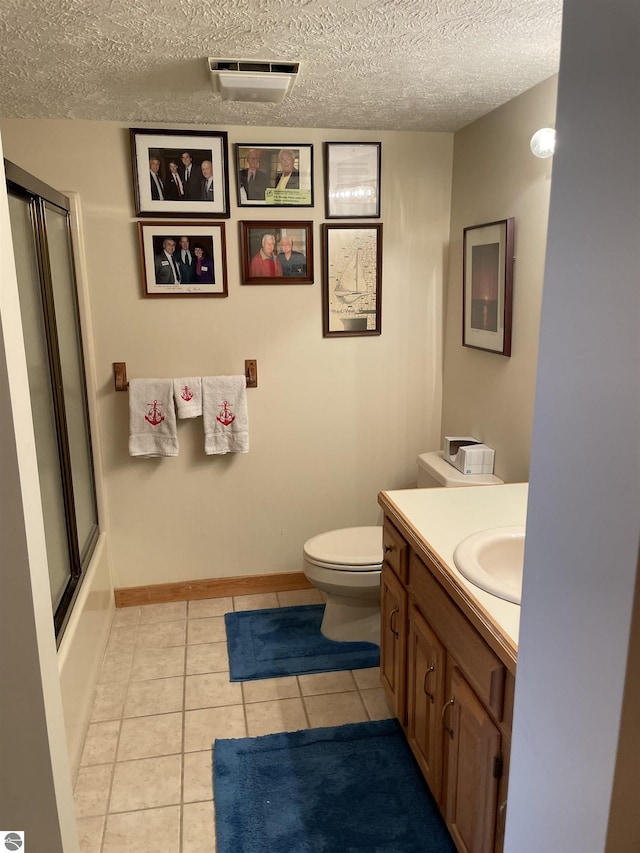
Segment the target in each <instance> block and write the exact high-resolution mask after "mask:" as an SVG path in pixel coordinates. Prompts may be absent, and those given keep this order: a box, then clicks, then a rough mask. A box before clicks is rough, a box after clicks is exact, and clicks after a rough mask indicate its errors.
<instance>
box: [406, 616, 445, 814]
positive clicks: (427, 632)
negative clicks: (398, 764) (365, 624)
mask: <svg viewBox="0 0 640 853" xmlns="http://www.w3.org/2000/svg"><path fill="white" fill-rule="evenodd" d="M444 668H445V650H444V648H443V646H442V644H441V643H440V641H439V640H438V638H437V637H436V635H435V634H434V633H433V631H432V630H431V628H430V627H429V626H428V625H427V623H426V622H425V620H424V619H423V618H422V616H421V615H420V613H419V612H418V610H416V608H415V607H411V608H410V612H409V664H408V667H407V737H408V740H409V745H410V746H411V749H412V750H413V754H414V755H415V757H416V760H417V762H418V764H419V765H420V767H421V769H422V772H423V773H424V775H425V778H426V779H427V782H428V783H429V787H430V788H431V792H432V794H433V796H434V797H435V798H436V800H438V801H439V802H440V797H441V794H442V723H441V720H440V714H441V710H442V706H443V704H444V701H445V698H444V696H445V693H444V676H445V670H444Z"/></svg>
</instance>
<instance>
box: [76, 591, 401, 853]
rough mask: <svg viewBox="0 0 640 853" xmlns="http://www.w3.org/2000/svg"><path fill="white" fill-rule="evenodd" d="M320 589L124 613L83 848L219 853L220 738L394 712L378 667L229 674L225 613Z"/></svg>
mask: <svg viewBox="0 0 640 853" xmlns="http://www.w3.org/2000/svg"><path fill="white" fill-rule="evenodd" d="M321 600H322V599H321V598H320V593H318V592H317V591H316V590H299V591H293V592H281V593H277V594H276V593H270V594H268V595H243V596H236V597H234V598H216V599H207V600H204V601H189V602H177V603H171V604H150V605H146V606H144V607H127V608H123V609H120V610H117V611H116V615H115V619H114V622H113V626H112V629H111V634H110V637H109V644H108V647H107V651H106V654H105V658H104V663H103V666H102V670H101V673H100V679H99V685H98V690H97V694H96V699H95V703H94V708H93V715H92V719H91V724H90V726H89V731H88V734H87V739H86V741H85V746H84V752H83V755H82V760H81V766H80V771H79V773H78V779H77V782H76V787H75V802H76V813H77V818H78V828H79V832H80V841H81V850H82V853H122V851H123V850H126V851H131V853H134V851H135V853H215V833H214V821H215V804H214V802H213V787H212V778H211V746H212V743H213V740H214V739H215V738H217V737H218V738H225V737H247V736H249V737H253V736H256V735H263V734H269V733H271V732H278V731H295V730H296V729H307V728H314V727H317V726H334V725H341V724H343V723H356V722H362V721H365V720H380V719H384V718H387V717H390V716H392V714H391V711H390V710H389V707H388V705H387V702H386V699H385V697H384V694H383V691H382V688H381V687H380V673H379V670H378V669H377V668H375V669H373V668H371V669H360V670H352V671H349V672H330V673H320V674H317V675H302V676H297V677H296V676H293V677H287V678H273V679H266V680H264V681H248V682H244V683H242V684H240V683H232V682H230V681H229V661H228V658H227V648H226V634H225V625H224V618H223V617H224V614H225V613H227V612H228V611H230V610H253V609H257V608H262V607H286V606H289V605H295V604H315V603H319V602H321Z"/></svg>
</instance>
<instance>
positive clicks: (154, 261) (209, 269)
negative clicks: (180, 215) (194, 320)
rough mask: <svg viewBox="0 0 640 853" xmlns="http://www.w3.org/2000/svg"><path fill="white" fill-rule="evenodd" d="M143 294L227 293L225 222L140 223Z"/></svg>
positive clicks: (216, 294) (186, 294)
mask: <svg viewBox="0 0 640 853" xmlns="http://www.w3.org/2000/svg"><path fill="white" fill-rule="evenodd" d="M138 242H139V244H140V268H141V273H142V294H143V296H228V290H227V251H226V242H225V228H224V222H186V221H185V220H180V221H176V222H167V221H162V222H138Z"/></svg>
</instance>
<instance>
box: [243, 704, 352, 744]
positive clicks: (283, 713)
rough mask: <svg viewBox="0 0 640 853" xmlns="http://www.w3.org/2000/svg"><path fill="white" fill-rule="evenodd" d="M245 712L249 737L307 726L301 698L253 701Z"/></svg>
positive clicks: (305, 727) (290, 730)
mask: <svg viewBox="0 0 640 853" xmlns="http://www.w3.org/2000/svg"><path fill="white" fill-rule="evenodd" d="M363 710H364V709H363ZM246 712H247V730H248V732H249V737H257V736H258V735H268V734H273V733H274V732H296V731H298V730H299V729H307V728H309V725H308V723H307V717H306V715H305V712H304V705H303V704H302V700H301V699H276V700H274V701H272V702H255V703H254V704H252V705H247V706H246ZM365 719H366V717H365Z"/></svg>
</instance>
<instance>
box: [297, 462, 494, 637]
mask: <svg viewBox="0 0 640 853" xmlns="http://www.w3.org/2000/svg"><path fill="white" fill-rule="evenodd" d="M501 483H502V480H500V479H499V478H498V477H495V476H494V475H493V474H463V473H462V472H460V471H458V470H457V469H456V468H454V467H453V465H450V464H449V463H448V462H446V461H445V459H444V458H443V454H442V451H438V450H436V451H433V452H431V453H422V454H421V455H420V456H418V488H419V489H425V488H437V487H443V486H445V487H450V488H452V487H456V486H486V485H499V484H501ZM303 551H304V573H305V575H306V576H307V578H308V579H309V580H310V581H311V583H312V584H313V585H314V586H315V587H316V588H317V589H320V590H322V591H323V592H324V593H325V595H326V598H327V603H326V607H325V611H324V618H323V620H322V626H321V628H320V630H321V631H322V633H323V634H324V636H325V637H327V638H328V639H330V640H340V641H350V642H354V641H362V642H369V643H378V644H379V643H380V574H381V571H382V527H345V528H342V529H340V530H330V531H328V532H327V533H320V534H319V535H318V536H313V537H312V538H311V539H309V540H308V541H307V542H305V544H304V549H303Z"/></svg>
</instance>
